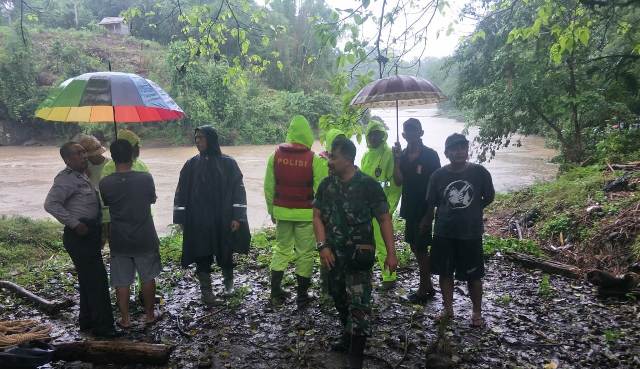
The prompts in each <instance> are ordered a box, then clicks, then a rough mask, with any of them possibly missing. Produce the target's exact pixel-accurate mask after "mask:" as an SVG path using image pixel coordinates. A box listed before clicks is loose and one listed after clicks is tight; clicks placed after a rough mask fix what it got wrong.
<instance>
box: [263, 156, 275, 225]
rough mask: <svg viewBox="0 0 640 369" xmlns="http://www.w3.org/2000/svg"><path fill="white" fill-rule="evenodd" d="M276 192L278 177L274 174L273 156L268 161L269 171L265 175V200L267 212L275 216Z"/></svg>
mask: <svg viewBox="0 0 640 369" xmlns="http://www.w3.org/2000/svg"><path fill="white" fill-rule="evenodd" d="M275 192H276V177H275V175H274V173H273V154H271V156H269V160H268V161H267V170H266V172H265V175H264V200H265V201H266V203H267V211H268V212H269V215H271V216H273V197H274V196H275Z"/></svg>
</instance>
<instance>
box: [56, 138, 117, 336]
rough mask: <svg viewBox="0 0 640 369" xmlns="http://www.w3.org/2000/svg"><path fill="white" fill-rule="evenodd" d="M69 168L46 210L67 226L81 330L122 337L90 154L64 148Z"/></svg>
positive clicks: (65, 237)
mask: <svg viewBox="0 0 640 369" xmlns="http://www.w3.org/2000/svg"><path fill="white" fill-rule="evenodd" d="M60 156H62V160H64V162H65V164H66V165H67V167H66V168H65V169H64V170H62V171H61V172H60V173H58V175H57V176H56V178H55V179H54V181H53V186H52V187H51V190H49V194H48V195H47V198H46V200H45V203H44V208H45V210H46V211H47V212H48V213H49V214H51V215H53V217H55V218H56V219H57V220H58V221H59V222H60V223H62V224H64V226H65V227H64V235H63V243H64V248H65V249H66V250H67V252H68V253H69V256H71V260H72V261H73V265H74V266H75V268H76V272H77V273H78V284H79V285H80V317H79V320H80V330H81V331H91V332H92V333H93V334H94V335H95V336H98V337H104V338H110V337H115V336H117V335H119V334H118V332H116V330H115V329H114V326H113V312H112V310H111V300H110V299H109V287H108V284H107V283H108V282H107V272H106V270H105V268H104V264H103V262H102V254H101V250H100V249H101V243H100V236H101V235H100V200H99V198H98V193H97V192H96V189H95V188H94V187H93V185H92V184H91V182H90V181H89V177H87V175H86V174H85V172H86V170H87V152H86V151H85V149H84V148H83V147H82V146H81V145H79V144H77V143H75V142H67V143H65V144H64V145H62V147H61V148H60Z"/></svg>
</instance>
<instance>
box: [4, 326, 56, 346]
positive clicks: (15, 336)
mask: <svg viewBox="0 0 640 369" xmlns="http://www.w3.org/2000/svg"><path fill="white" fill-rule="evenodd" d="M50 332H51V326H50V325H48V324H43V323H40V322H38V321H36V320H30V319H29V320H13V321H0V348H4V347H8V346H14V345H19V344H21V343H25V342H29V341H34V340H46V339H49V338H51V337H50V336H49V333H50Z"/></svg>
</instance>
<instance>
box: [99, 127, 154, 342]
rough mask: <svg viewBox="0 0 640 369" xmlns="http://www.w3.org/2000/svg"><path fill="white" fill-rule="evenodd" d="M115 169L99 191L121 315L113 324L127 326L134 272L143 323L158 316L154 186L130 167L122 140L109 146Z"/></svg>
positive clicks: (130, 152) (130, 159)
mask: <svg viewBox="0 0 640 369" xmlns="http://www.w3.org/2000/svg"><path fill="white" fill-rule="evenodd" d="M110 150H111V157H112V158H113V161H114V162H115V167H116V171H115V173H113V174H110V175H108V176H106V177H104V178H103V179H102V180H101V181H100V193H101V194H102V200H103V201H104V204H105V205H106V206H108V207H109V213H110V215H111V232H110V234H109V249H110V251H111V263H110V264H111V265H110V267H111V271H110V277H111V278H110V279H111V285H112V286H113V287H115V289H116V297H117V300H118V308H119V309H120V316H121V318H120V319H119V320H118V321H117V324H118V325H119V326H120V327H121V328H125V329H126V328H129V327H130V326H131V321H130V318H129V294H130V286H131V284H133V281H134V278H135V273H136V272H137V273H138V275H139V276H140V281H141V282H142V300H143V303H144V310H145V313H146V314H145V315H146V317H145V323H146V324H152V323H154V322H156V321H157V320H158V319H159V318H160V313H159V312H158V311H156V310H155V306H154V305H155V294H156V284H155V278H156V277H157V276H158V275H159V274H160V271H161V270H162V267H161V265H160V251H159V246H160V242H159V240H158V235H157V233H156V229H155V226H154V224H153V217H152V216H151V204H154V203H155V202H156V189H155V185H154V183H153V178H152V177H151V174H149V173H144V172H136V171H132V170H131V166H132V164H133V148H132V146H131V144H130V143H129V142H128V141H126V140H122V139H121V140H116V142H114V143H113V144H111V147H110Z"/></svg>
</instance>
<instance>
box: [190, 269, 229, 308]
mask: <svg viewBox="0 0 640 369" xmlns="http://www.w3.org/2000/svg"><path fill="white" fill-rule="evenodd" d="M196 277H197V278H198V282H200V292H201V294H202V302H204V303H205V304H207V305H221V304H222V303H223V301H222V300H220V299H219V298H217V297H216V296H215V295H214V294H213V287H211V274H210V273H208V272H197V273H196Z"/></svg>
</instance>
